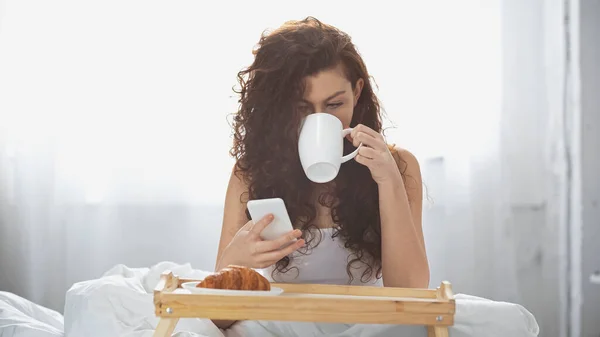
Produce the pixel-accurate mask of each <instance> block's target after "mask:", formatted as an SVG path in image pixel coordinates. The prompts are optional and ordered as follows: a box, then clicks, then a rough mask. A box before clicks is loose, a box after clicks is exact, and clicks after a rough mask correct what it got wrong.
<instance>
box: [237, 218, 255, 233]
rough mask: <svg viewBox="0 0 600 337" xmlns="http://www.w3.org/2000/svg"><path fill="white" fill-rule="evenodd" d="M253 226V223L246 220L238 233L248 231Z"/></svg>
mask: <svg viewBox="0 0 600 337" xmlns="http://www.w3.org/2000/svg"><path fill="white" fill-rule="evenodd" d="M252 226H254V221H252V220H248V222H246V224H245V225H243V226H242V227H241V228H240V230H239V231H249V230H250V229H252Z"/></svg>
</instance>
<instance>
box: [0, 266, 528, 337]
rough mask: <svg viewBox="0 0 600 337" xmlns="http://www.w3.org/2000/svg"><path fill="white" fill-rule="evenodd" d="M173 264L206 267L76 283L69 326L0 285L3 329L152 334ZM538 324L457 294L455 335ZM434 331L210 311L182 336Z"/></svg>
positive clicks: (116, 271) (13, 332) (516, 309)
mask: <svg viewBox="0 0 600 337" xmlns="http://www.w3.org/2000/svg"><path fill="white" fill-rule="evenodd" d="M167 269H170V270H172V271H173V272H174V273H176V274H178V275H180V276H182V277H190V278H201V277H203V276H204V275H206V274H207V273H206V272H203V271H199V270H194V269H192V268H191V266H190V265H189V264H184V265H178V264H174V263H170V262H162V263H159V264H157V265H155V266H153V267H151V268H128V267H126V266H123V265H118V266H115V267H114V268H112V269H110V270H109V271H107V272H106V273H105V274H104V275H103V276H102V277H100V278H98V279H95V280H90V281H85V282H80V283H76V284H75V285H73V286H72V287H71V288H70V289H69V290H68V291H67V295H66V303H65V313H64V329H63V318H62V317H61V316H60V314H58V313H56V312H54V311H51V310H48V309H46V308H43V307H40V306H37V305H35V304H33V303H31V302H29V301H26V300H24V299H22V298H19V297H17V296H15V295H12V294H8V293H1V292H0V337H55V336H63V335H64V336H68V337H71V336H73V337H80V336H81V337H115V336H126V337H151V336H152V334H153V332H154V328H155V327H156V324H157V322H158V319H157V318H156V317H155V316H154V305H153V302H152V300H153V298H152V290H153V289H154V286H155V285H156V284H157V283H158V279H159V277H160V274H161V273H162V272H163V271H164V270H167ZM538 333H539V327H538V325H537V322H536V320H535V318H534V317H533V315H532V314H531V313H530V312H529V311H527V310H526V309H525V308H523V307H522V306H520V305H517V304H512V303H505V302H497V301H491V300H486V299H483V298H478V297H473V296H468V295H463V294H457V295H456V314H455V324H454V326H453V327H451V328H450V336H452V337H467V336H468V337H473V336H477V337H480V336H481V337H483V336H485V337H497V336H498V337H500V336H503V337H504V336H511V337H532V336H537V335H538ZM389 335H395V336H410V337H420V336H423V337H425V336H427V333H426V331H425V328H424V327H420V326H393V325H362V324H358V325H345V324H316V323H294V322H268V321H264V322H262V321H246V322H241V323H238V324H236V325H235V326H234V327H233V328H232V329H230V330H227V331H225V332H222V331H221V330H219V329H218V328H217V327H216V326H215V325H214V324H212V322H210V321H209V320H206V319H181V320H180V321H179V323H178V324H177V327H176V329H175V333H174V335H173V336H175V337H222V336H224V337H241V336H245V337H254V336H261V337H270V336H332V337H342V336H358V337H373V336H389Z"/></svg>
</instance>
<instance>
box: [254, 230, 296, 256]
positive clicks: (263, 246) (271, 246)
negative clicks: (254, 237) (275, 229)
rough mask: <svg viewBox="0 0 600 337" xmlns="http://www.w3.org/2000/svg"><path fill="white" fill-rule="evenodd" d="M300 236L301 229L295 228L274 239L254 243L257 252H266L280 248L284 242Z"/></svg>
mask: <svg viewBox="0 0 600 337" xmlns="http://www.w3.org/2000/svg"><path fill="white" fill-rule="evenodd" d="M301 236H302V231H301V230H299V229H295V230H293V231H291V232H289V233H286V234H284V235H282V236H280V237H279V238H277V239H275V240H269V241H260V242H257V243H256V252H257V253H266V252H270V251H273V250H277V249H280V248H281V247H283V246H284V245H285V244H286V243H288V242H290V241H293V240H295V239H297V238H299V237H301Z"/></svg>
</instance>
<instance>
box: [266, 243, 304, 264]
mask: <svg viewBox="0 0 600 337" xmlns="http://www.w3.org/2000/svg"><path fill="white" fill-rule="evenodd" d="M304 243H305V242H304V239H300V240H298V241H296V242H294V243H292V244H291V245H289V246H287V247H285V248H283V249H278V250H274V251H271V252H268V253H264V254H262V256H261V260H264V261H279V260H281V259H282V258H284V257H286V256H288V255H290V254H291V253H293V252H295V251H296V250H297V249H298V248H300V247H302V246H304Z"/></svg>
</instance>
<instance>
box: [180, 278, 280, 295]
mask: <svg viewBox="0 0 600 337" xmlns="http://www.w3.org/2000/svg"><path fill="white" fill-rule="evenodd" d="M198 283H200V282H197V281H196V282H184V283H182V284H181V287H182V288H183V289H186V290H189V291H190V292H191V293H193V294H204V295H231V296H278V295H281V294H282V293H283V289H281V288H278V287H271V290H270V291H266V290H229V289H210V288H197V287H196V285H197V284H198Z"/></svg>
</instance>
